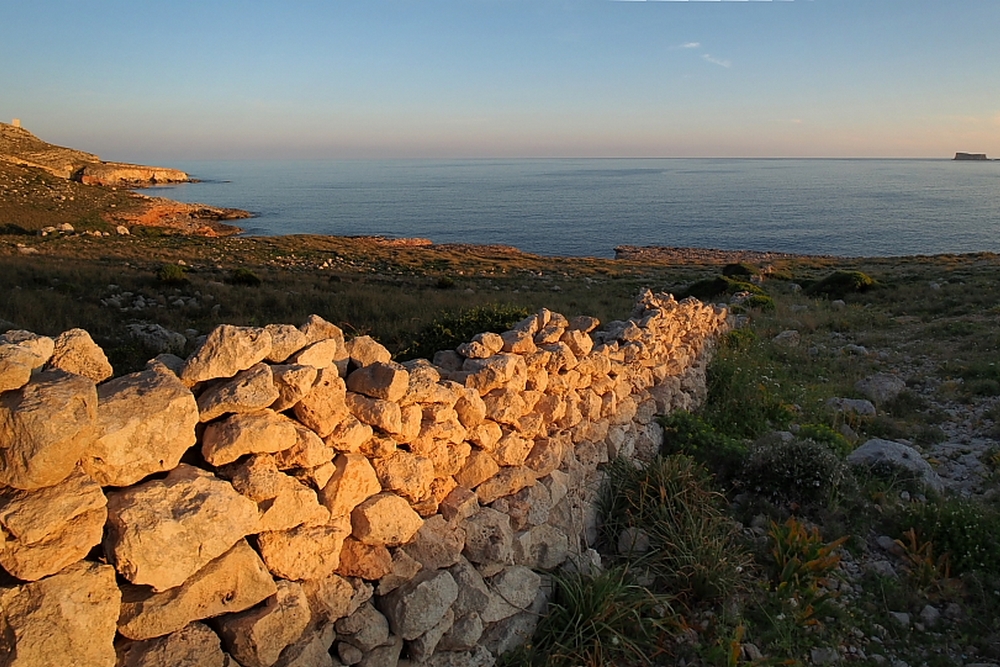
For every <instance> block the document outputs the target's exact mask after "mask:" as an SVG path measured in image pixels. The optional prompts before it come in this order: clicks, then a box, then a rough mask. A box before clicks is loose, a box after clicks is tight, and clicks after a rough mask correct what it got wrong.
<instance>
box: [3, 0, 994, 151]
mask: <svg viewBox="0 0 1000 667" xmlns="http://www.w3.org/2000/svg"><path fill="white" fill-rule="evenodd" d="M998 40H1000V1H998V0H774V1H766V0H765V1H760V0H758V1H753V0H751V1H737V0H730V1H725V0H723V1H718V0H716V1H711V0H701V1H699V0H691V1H683V0H681V1H653V0H648V1H642V0H631V1H629V0H618V1H616V0H579V1H577V0H395V1H394V0H322V1H297V2H280V3H279V2H269V3H264V2H247V1H244V2H235V1H213V0H197V1H194V2H188V1H174V2H169V3H166V2H157V3H150V2H135V1H130V2H111V1H103V0H91V1H89V2H80V1H78V0H73V1H67V2H52V1H48V0H22V1H19V2H13V1H12V2H5V3H3V8H2V10H0V63H2V67H0V119H3V120H4V121H6V122H9V121H10V119H11V118H14V117H18V118H20V119H21V120H22V122H23V124H24V126H25V127H26V128H28V129H29V130H32V131H33V132H35V133H36V134H38V135H39V136H41V137H42V138H44V139H47V140H49V141H52V142H55V143H60V144H63V145H69V146H73V147H77V148H81V149H85V150H89V151H92V152H96V153H98V154H100V155H101V156H102V157H103V158H105V159H113V160H127V161H159V162H165V161H170V160H183V159H202V158H207V159H216V158H266V157H276V158H277V157H280V158H289V157H291V158H295V157H307V158H311V157H319V158H355V157H416V156H420V157H438V156H440V157H505V156H886V157H910V156H913V157H925V156H926V157H946V156H950V155H952V154H953V153H954V152H955V151H958V150H963V151H977V152H979V151H985V152H987V153H990V154H991V155H995V156H1000V41H998Z"/></svg>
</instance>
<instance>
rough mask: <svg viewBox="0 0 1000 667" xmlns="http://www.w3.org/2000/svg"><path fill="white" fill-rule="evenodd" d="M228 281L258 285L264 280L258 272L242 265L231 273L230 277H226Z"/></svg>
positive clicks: (250, 285)
mask: <svg viewBox="0 0 1000 667" xmlns="http://www.w3.org/2000/svg"><path fill="white" fill-rule="evenodd" d="M226 282H227V283H229V284H230V285H245V286H247V287H258V286H259V285H260V284H261V282H262V281H261V279H260V278H259V277H258V276H257V274H256V273H254V272H253V271H251V270H250V269H245V268H243V267H242V266H241V267H240V268H238V269H235V270H234V271H233V272H232V273H231V274H229V277H228V278H227V279H226Z"/></svg>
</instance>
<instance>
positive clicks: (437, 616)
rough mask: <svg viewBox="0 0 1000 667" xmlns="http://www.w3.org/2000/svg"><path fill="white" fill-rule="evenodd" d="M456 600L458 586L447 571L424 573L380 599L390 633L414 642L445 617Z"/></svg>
mask: <svg viewBox="0 0 1000 667" xmlns="http://www.w3.org/2000/svg"><path fill="white" fill-rule="evenodd" d="M457 598H458V584H456V583H455V579H454V578H453V577H452V576H451V574H450V573H449V572H448V571H447V570H438V571H425V572H423V573H421V574H419V575H417V576H416V578H414V579H413V580H411V581H410V582H408V583H406V584H403V585H402V586H400V587H399V588H397V589H396V590H394V591H393V592H392V593H389V594H388V595H386V596H385V597H384V598H382V600H381V607H382V612H383V613H384V614H385V615H386V618H387V619H388V620H389V627H390V628H391V629H392V631H393V633H395V634H396V635H399V636H400V637H402V638H403V639H416V638H417V637H419V636H420V635H422V634H424V633H425V632H427V631H428V630H430V629H431V628H433V627H434V626H435V625H437V624H438V622H440V621H441V619H442V618H443V617H444V615H445V613H446V612H447V611H448V610H449V608H450V607H451V605H452V603H453V602H454V601H455V600H456V599H457Z"/></svg>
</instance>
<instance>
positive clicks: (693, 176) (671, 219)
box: [145, 158, 1000, 257]
mask: <svg viewBox="0 0 1000 667" xmlns="http://www.w3.org/2000/svg"><path fill="white" fill-rule="evenodd" d="M171 166H174V167H178V168H181V169H185V170H187V171H188V172H189V173H191V174H192V175H193V176H195V177H197V178H199V179H202V180H203V181H204V182H202V183H192V184H185V185H180V186H171V187H162V188H155V189H152V190H146V191H145V192H147V193H150V194H155V195H159V196H166V197H170V198H172V199H178V200H181V201H188V202H202V203H206V204H212V205H216V206H227V207H234V208H242V209H246V210H249V211H252V212H254V213H255V214H256V215H257V217H256V218H253V219H251V220H245V221H242V222H241V226H243V227H244V228H245V229H246V231H247V233H248V234H258V235H275V234H332V235H359V234H362V235H384V236H390V237H424V238H429V239H431V240H432V241H434V242H436V243H451V242H459V243H480V244H481V243H501V244H506V245H512V246H516V247H518V248H520V249H522V250H525V251H528V252H534V253H540V254H545V255H579V256H595V257H611V256H613V255H614V248H615V246H617V245H622V244H628V245H665V246H690V247H700V248H719V249H724V250H737V249H751V250H773V251H781V252H792V253H805V254H830V255H842V256H872V255H883V256H891V255H912V254H932V253H943V252H972V251H979V250H990V251H1000V162H954V161H951V160H825V159H823V160H820V159H813V160H797V159H768V160H760V159H687V158H685V159H641V160H640V159H532V160H400V161H227V162H189V163H180V164H172V165H171Z"/></svg>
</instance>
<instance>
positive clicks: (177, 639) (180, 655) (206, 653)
mask: <svg viewBox="0 0 1000 667" xmlns="http://www.w3.org/2000/svg"><path fill="white" fill-rule="evenodd" d="M228 664H229V659H228V658H227V657H226V654H225V653H223V652H222V646H221V643H220V642H219V636H218V635H217V634H215V633H214V632H212V631H211V630H210V629H209V628H208V626H206V625H204V624H203V623H192V624H191V625H189V626H187V627H185V628H182V629H180V630H178V631H177V632H174V633H172V634H170V635H167V636H165V637H159V638H157V639H151V640H147V641H138V642H137V641H133V642H127V643H124V644H122V645H121V646H119V647H118V662H117V663H116V667H227V666H228Z"/></svg>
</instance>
